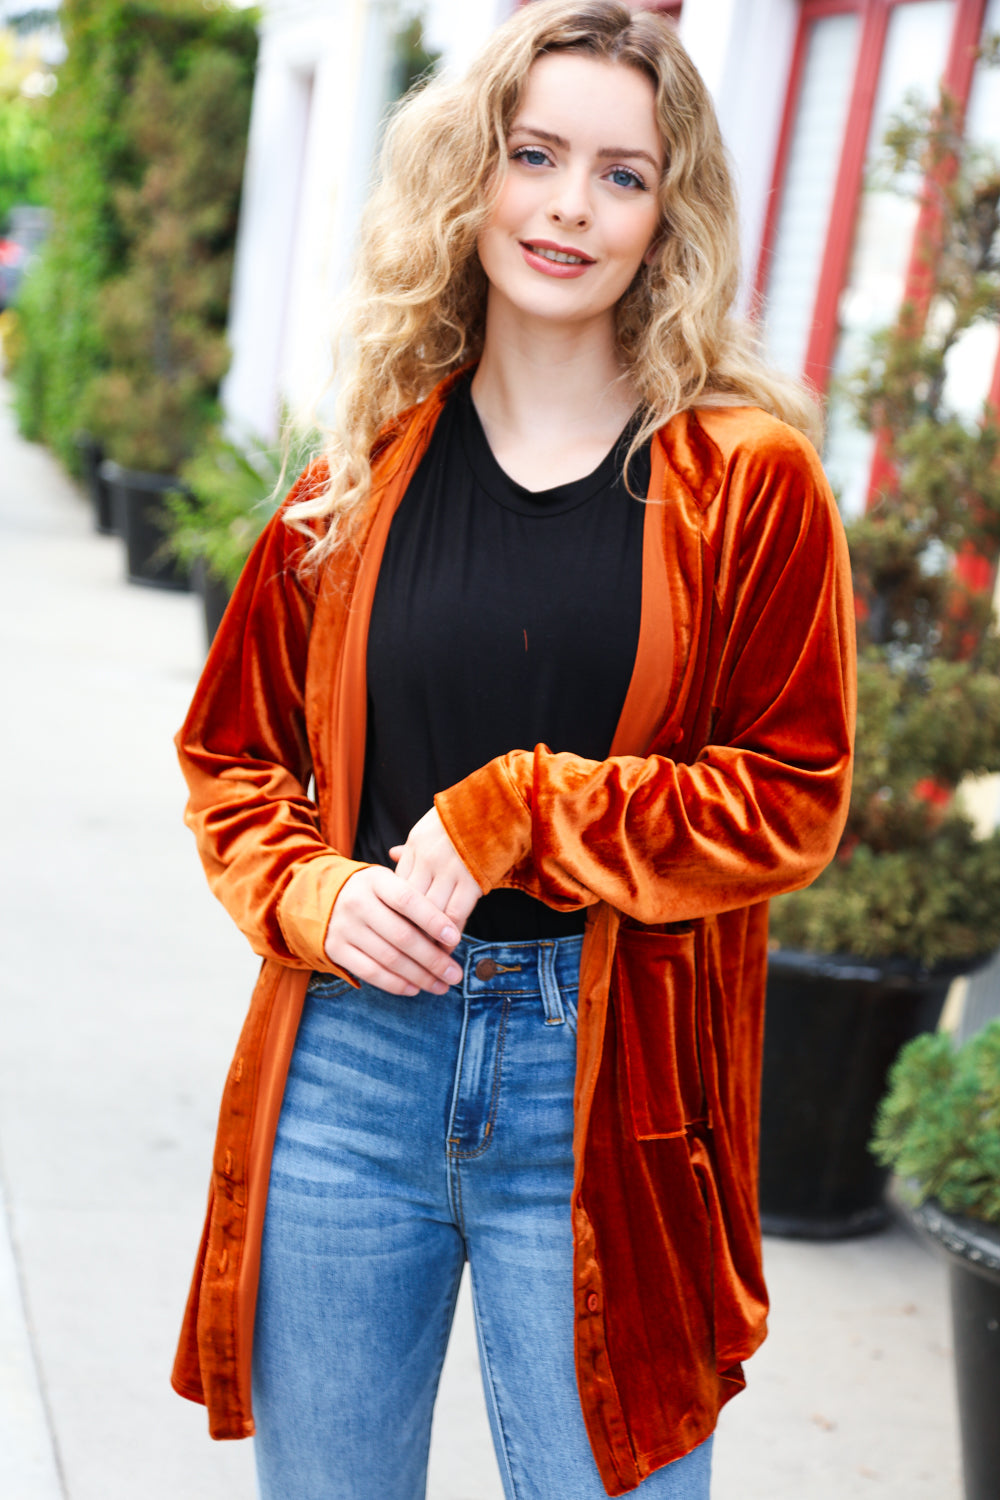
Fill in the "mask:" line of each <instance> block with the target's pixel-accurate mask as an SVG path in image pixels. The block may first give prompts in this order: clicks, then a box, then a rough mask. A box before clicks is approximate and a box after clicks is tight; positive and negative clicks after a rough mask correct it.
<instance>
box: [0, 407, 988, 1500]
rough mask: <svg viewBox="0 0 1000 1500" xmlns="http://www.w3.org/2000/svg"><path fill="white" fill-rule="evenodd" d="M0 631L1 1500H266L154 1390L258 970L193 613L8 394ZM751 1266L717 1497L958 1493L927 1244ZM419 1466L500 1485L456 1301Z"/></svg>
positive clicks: (456, 1479) (900, 1497)
mask: <svg viewBox="0 0 1000 1500" xmlns="http://www.w3.org/2000/svg"><path fill="white" fill-rule="evenodd" d="M0 641H2V645H0V671H2V688H3V697H2V703H3V725H4V730H3V735H2V739H0V787H2V789H3V792H4V794H5V798H4V800H5V807H4V819H3V821H4V858H3V860H2V862H0V881H2V901H0V924H2V926H0V930H2V940H3V955H4V975H3V981H2V985H0V1021H2V1043H0V1497H3V1500H126V1497H127V1500H134V1497H135V1496H137V1495H138V1496H142V1497H143V1500H210V1497H211V1500H216V1497H218V1496H219V1495H221V1494H224V1495H226V1496H227V1500H252V1497H253V1495H254V1484H253V1474H252V1453H251V1445H250V1444H249V1443H236V1444H233V1443H227V1444H217V1443H211V1442H210V1441H209V1440H208V1438H207V1436H206V1428H205V1420H204V1413H203V1411H202V1410H201V1408H199V1407H195V1406H193V1405H190V1404H189V1403H187V1402H184V1401H182V1400H180V1399H179V1398H178V1397H176V1396H174V1394H173V1393H172V1391H171V1390H170V1389H169V1386H168V1383H167V1377H168V1372H169V1367H170V1362H171V1358H172V1352H173V1342H174V1339H175V1336H176V1332H177V1327H178V1323H179V1319H180V1314H181V1310H182V1307H183V1303H184V1297H185V1295H186V1290H187V1280H188V1276H189V1272H190V1267H191V1263H192V1258H193V1255H194V1252H195V1248H196V1244H197V1238H198V1232H199V1228H200V1221H201V1213H202V1208H203V1202H204V1193H205V1188H206V1186H207V1173H208V1167H209V1161H210V1153H211V1139H212V1131H213V1127H214V1117H215V1111H216V1108H217V1103H218V1097H219V1091H220V1088H221V1085H222V1080H223V1077H224V1073H225V1069H226V1067H227V1064H228V1061H229V1057H230V1055H231V1049H232V1046H233V1043H234V1041H235V1037H236V1034H237V1030H238V1027H239V1024H240V1021H241V1019H242V1014H243V1011H244V1008H245V1005H246V1000H247V995H248V993H249V988H250V984H251V982H252V979H253V975H254V973H255V970H256V966H257V964H256V960H255V959H254V957H253V955H252V954H251V953H250V952H249V950H248V949H247V947H246V945H245V943H244V942H243V939H242V938H241V937H240V936H239V934H238V933H236V931H235V930H234V929H233V928H232V927H231V925H230V923H229V921H228V919H227V918H226V916H225V914H224V913H223V912H222V910H221V908H220V907H218V906H217V905H216V903H215V902H214V901H213V899H212V898H211V897H210V895H209V894H208V891H207V888H206V887H205V885H204V882H203V880H202V877H201V874H200V870H199V867H198V864H197V859H196V856H195V852H194V847H193V843H192V841H191V838H190V835H189V834H188V833H187V831H186V830H185V829H184V827H183V826H182V824H181V821H180V811H181V807H182V804H183V787H182V783H181V779H180V775H179V772H178V771H177V769H176V764H175V761H174V756H173V749H172V745H171V736H172V734H173V731H174V730H175V728H176V727H177V725H178V723H179V722H180V720H181V718H182V716H183V713H184V710H185V707H186V704H187V701H188V698H189V696H190V693H191V690H192V688H193V686H194V682H195V678H196V674H197V672H198V669H199V665H200V661H201V657H202V641H201V634H200V622H199V620H198V616H197V610H196V605H195V601H194V600H193V599H192V598H190V597H187V596H183V595H171V594H164V593H160V592H157V591H155V590H151V589H141V588H135V587H129V586H127V585H126V584H125V583H124V581H123V572H122V558H121V547H120V543H119V542H118V541H117V540H116V539H114V538H107V537H98V536H96V535H95V534H94V533H93V532H92V530H91V524H90V517H89V513H88V510H87V507H86V505H85V503H84V500H83V499H82V497H81V495H80V493H79V492H78V490H77V489H76V487H75V486H74V485H72V484H71V483H70V482H69V481H68V480H67V479H66V477H65V476H64V475H63V474H62V472H61V471H60V470H59V468H58V467H57V465H56V464H55V463H54V462H53V461H52V459H51V458H50V457H49V456H48V454H46V453H45V452H44V451H43V450H41V449H39V448H37V447H34V446H31V445H28V444H26V443H24V442H23V441H22V440H21V439H19V438H18V437H17V436H16V434H15V432H14V427H13V422H12V420H11V418H10V416H9V415H8V413H7V412H6V409H3V410H2V411H0ZM767 1264H768V1271H769V1279H770V1284H771V1291H772V1298H773V1302H774V1310H773V1316H772V1333H771V1337H770V1338H769V1340H768V1342H767V1343H766V1344H765V1346H764V1348H763V1349H762V1350H761V1351H760V1353H759V1354H758V1355H756V1356H755V1357H754V1359H753V1361H752V1362H751V1363H750V1365H749V1366H748V1377H749V1389H748V1391H747V1393H745V1394H744V1395H742V1396H740V1397H739V1398H737V1400H735V1401H734V1402H733V1403H732V1404H731V1405H730V1406H729V1407H728V1408H727V1410H726V1412H725V1413H724V1414H723V1419H722V1423H721V1426H720V1430H719V1435H718V1439H717V1444H716V1482H715V1487H714V1491H713V1494H714V1496H715V1500H851V1497H853V1496H859V1497H869V1496H870V1497H872V1500H960V1495H961V1488H960V1484H959V1479H958V1457H957V1437H956V1425H955V1414H954V1405H953V1396H952V1386H951V1356H950V1350H949V1338H950V1335H949V1326H948V1316H947V1307H946V1290H945V1278H944V1273H943V1271H942V1269H941V1267H940V1266H939V1265H938V1264H937V1263H936V1262H935V1261H934V1260H933V1259H932V1258H931V1257H930V1256H929V1255H928V1254H927V1253H926V1252H925V1251H924V1250H923V1249H922V1248H921V1247H920V1246H919V1245H917V1244H916V1243H915V1242H914V1241H913V1240H911V1239H910V1238H909V1237H908V1236H907V1235H906V1234H905V1233H904V1231H902V1230H901V1229H894V1230H892V1231H891V1232H889V1233H886V1234H883V1235H880V1236H876V1237H874V1238H871V1239H865V1240H855V1241H849V1242H844V1243H840V1244H835V1245H814V1244H795V1243H792V1242H787V1241H778V1240H773V1241H770V1242H769V1243H768V1245H767ZM542 1397H543V1393H540V1398H542ZM431 1471H432V1472H431V1479H430V1484H429V1495H430V1500H500V1496H501V1493H502V1492H501V1489H500V1484H499V1479H498V1477H497V1472H496V1465H495V1462H494V1459H493V1456H492V1451H491V1447H490V1441H489V1433H488V1426H487V1421H486V1415H485V1409H484V1406H483V1401H482V1397H481V1394H480V1388H479V1380H478V1367H477V1359H476V1353H475V1347H474V1339H473V1335H472V1326H471V1314H470V1310H469V1303H468V1299H467V1297H465V1296H463V1298H462V1300H461V1301H460V1305H459V1313H458V1321H457V1325H456V1330H455V1335H454V1337H453V1340H452V1347H451V1349H450V1351H449V1356H448V1362H447V1365H446V1369H445V1375H444V1379H443V1382H442V1390H441V1395H440V1398H439V1404H438V1412H437V1419H436V1426H435V1438H434V1446H433V1454H432V1465H431ZM385 1500H393V1497H390V1496H387V1497H385ZM553 1500H571V1497H563V1496H559V1497H553Z"/></svg>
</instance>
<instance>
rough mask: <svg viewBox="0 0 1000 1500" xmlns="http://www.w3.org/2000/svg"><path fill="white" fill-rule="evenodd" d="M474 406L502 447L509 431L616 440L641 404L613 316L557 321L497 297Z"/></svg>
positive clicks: (474, 389)
mask: <svg viewBox="0 0 1000 1500" xmlns="http://www.w3.org/2000/svg"><path fill="white" fill-rule="evenodd" d="M472 394H473V397H474V399H475V403H476V409H477V410H478V412H479V414H480V417H481V419H482V422H483V425H484V427H485V429H486V433H487V436H488V437H489V438H490V440H491V443H493V444H494V447H496V442H495V441H494V440H497V441H501V440H502V438H503V437H506V438H507V439H508V440H510V439H515V440H516V439H518V438H522V439H528V440H529V441H530V438H531V435H532V434H537V433H538V432H539V431H543V432H547V433H548V434H549V435H550V440H551V438H552V436H553V435H554V434H556V433H561V434H564V435H565V437H566V438H567V439H572V437H573V436H574V434H581V435H585V436H586V437H588V438H589V439H590V441H591V442H593V441H595V440H596V441H597V443H598V445H600V443H601V442H602V441H604V439H605V437H607V439H608V441H609V442H612V441H613V440H614V438H615V437H616V436H617V434H618V433H619V432H620V431H621V429H622V428H623V427H624V426H625V423H626V422H627V421H628V419H629V417H630V415H631V414H632V412H633V411H634V410H635V407H636V405H637V402H638V398H637V396H636V392H635V389H634V387H633V385H632V382H631V380H630V379H629V378H628V374H627V372H626V371H625V370H624V368H623V366H622V364H621V361H620V359H619V356H618V351H617V348H616V345H615V337H614V324H613V321H612V319H611V317H609V316H604V317H602V318H601V319H599V320H597V319H595V320H594V321H592V322H584V323H581V324H570V325H563V326H557V325H552V324H546V323H543V322H542V321H541V320H529V319H526V318H525V317H523V316H522V315H521V314H520V313H519V312H518V311H517V310H516V309H511V308H510V307H509V306H507V304H505V303H504V302H502V300H501V299H499V298H496V297H493V296H491V298H490V300H489V303H488V305H487V313H486V336H485V340H484V343H483V353H482V357H481V359H480V362H479V367H478V369H477V370H476V374H475V376H474V378H473V382H472Z"/></svg>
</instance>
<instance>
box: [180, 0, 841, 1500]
mask: <svg viewBox="0 0 1000 1500" xmlns="http://www.w3.org/2000/svg"><path fill="white" fill-rule="evenodd" d="M734 223H735V211H734V207H733V201H732V193H731V189H730V186H729V179H728V175H727V171H726V166H725V160H724V153H723V149H722V146H721V143H720V139H719V135H718V129H717V125H716V122H715V119H714V115H713V112H712V108H711V105H710V102H709V100H708V97H707V94H706V92H705V90H704V87H703V85H702V84H701V81H700V79H699V78H698V75H697V74H696V72H695V71H694V69H693V67H692V66H691V63H690V61H689V60H688V59H687V57H686V55H685V54H684V52H683V50H682V48H681V47H680V45H679V43H678V41H677V39H676V37H675V35H674V33H673V31H672V29H671V28H670V26H669V24H668V23H666V22H665V21H663V20H662V19H660V18H658V17H656V16H654V15H650V14H636V15H633V14H632V13H631V12H630V11H629V10H628V9H627V8H626V7H625V6H623V5H620V4H618V3H615V0H589V3H574V0H542V3H538V4H535V5H531V6H528V7H526V8H524V9H523V10H521V11H520V12H519V13H518V14H517V15H516V16H515V17H514V18H513V19H512V20H510V21H509V22H508V23H507V24H506V25H505V26H503V27H502V28H500V30H499V31H498V32H497V33H496V35H495V36H494V38H493V39H492V40H491V42H490V44H489V46H488V47H487V49H486V51H485V53H484V55H483V56H482V57H481V58H480V60H479V61H478V63H477V64H476V65H475V66H474V67H473V68H472V70H471V71H470V73H469V75H468V77H467V78H466V79H465V80H464V81H462V82H460V83H458V84H445V83H434V84H431V85H430V86H429V87H427V88H426V89H425V90H424V91H423V93H421V94H420V95H419V96H417V97H416V98H415V99H413V100H412V101H410V102H408V103H407V104H405V105H404V106H403V108H402V109H401V110H400V112H399V113H398V115H397V117H396V120H395V123H394V125H393V127H392V130H391V132H390V135H389V139H388V143H387V148H386V157H385V162H384V171H383V179H382V184H381V186H380V187H379V189H378V191H377V192H376V194H375V197H374V200H373V202H372V204H371V206H370V209H369V213H368V218H367V221H366V225H365V230H364V236H363V242H362V249H361V255H360V270H359V273H358V278H357V282H356V285H355V288H354V293H353V297H352V306H353V308H354V319H353V329H352V336H353V354H352V358H353V361H354V364H353V368H352V370H351V371H350V372H349V373H348V374H347V375H345V377H344V379H343V381H342V388H341V396H340V407H339V418H338V423H337V427H336V431H335V434H334V437H333V440H332V442H331V446H330V452H329V455H328V459H327V462H326V464H325V465H321V466H317V467H314V468H313V469H311V470H310V471H308V472H307V473H306V474H305V475H304V476H303V477H302V478H301V479H300V481H299V483H298V484H297V486H296V487H295V489H294V490H293V492H292V495H291V497H290V499H289V502H288V503H287V505H286V507H285V508H284V509H283V511H282V512H281V513H280V514H279V516H278V517H277V518H276V519H275V521H274V522H273V523H272V524H271V525H270V527H269V528H268V530H267V531H266V533H265V535H264V536H263V537H262V539H261V541H260V543H259V544H258V547H257V549H256V552H255V553H254V556H253V557H252V558H251V560H250V563H249V564H248V566H247V569H246V571H245V573H244V576H243V578H242V579H241V582H240V585H239V588H238V589H237V592H236V595H235V597H234V600H233V602H232V605H231V607H230V610H229V612H228V615H227V618H226V620H225V622H224V624H223V627H222V630H221V632H220V635H219V637H218V639H217V641H216V643H215V646H214V647H213V650H212V654H211V656H210V659H209V663H208V667H207V669H206V672H205V675H204V678H203V680H202V683H201V685H200V686H199V689H198V692H197V694H196V697H195V700H194V703H193V705H192V709H191V712H190V714H189V716H188V719H187V722H186V723H185V725H184V728H183V729H182V731H181V734H180V736H179V747H180V754H181V761H182V764H183V766H184V770H185V773H186V776H187V778H188V782H189V785H190V789H191V800H190V803H189V808H188V821H189V823H190V826H191V827H192V828H193V829H194V831H195V833H196V835H197V838H198V842H199V847H200V850H201V854H202V858H203V860H204V862H205V865H206V869H207V872H208V877H209V881H210V883H211V884H212V887H213V889H214V891H215V892H216V894H217V895H218V896H219V897H220V899H221V900H222V901H223V902H224V903H225V904H226V906H227V908H228V909H229V911H230V912H231V913H232V915H233V916H234V918H235V919H236V921H237V922H238V923H239V925H240V927H241V928H242V930H243V931H244V932H245V933H246V934H247V936H248V937H249V939H250V941H251V943H252V944H253V946H254V948H255V949H256V951H257V952H259V953H260V954H261V955H262V956H263V958H264V960H265V962H264V966H263V969H262V973H261V978H260V981H259V983H258V985H257V989H256V991H255V994H254V998H253V1001H252V1004H251V1009H250V1013H249V1016H248V1019H247V1022H246V1025H245V1027H244V1031H243V1035H242V1037H241V1039H240V1044H239V1047H238V1049H237V1053H236V1057H235V1059H234V1063H233V1067H232V1069H231V1071H230V1075H229V1079H228V1082H227V1087H226V1092H225V1096H224V1099H223V1105H222V1114H221V1119H220V1127H219V1139H218V1145H217V1150H216V1156H215V1172H214V1177H213V1191H212V1198H211V1201H210V1205H209V1215H208V1221H207V1224H206V1231H205V1237H204V1240H203V1244H202V1251H201V1256H200V1258H199V1265H198V1268H197V1271H196V1274H195V1279H194V1284H193V1287H192V1294H191V1298H190V1301H189V1306H188V1313H187V1317H186V1320H185V1326H184V1332H183V1335H182V1340H181V1347H180V1350H179V1352H178V1357H177V1363H176V1366H175V1370H174V1384H175V1386H176V1388H177V1389H178V1390H179V1391H180V1392H181V1393H182V1394H184V1395H186V1396H189V1397H191V1398H192V1399H194V1400H199V1401H204V1402H205V1403H206V1404H207V1406H208V1408H209V1419H210V1428H211V1431H212V1433H213V1435H214V1436H216V1437H242V1436H246V1435H248V1434H249V1433H251V1432H253V1431H254V1430H255V1422H256V1430H257V1437H258V1472H259V1475H260V1483H261V1490H262V1494H263V1495H264V1496H265V1497H266V1500H271V1497H278V1496H281V1497H282V1500H313V1497H320V1496H323V1497H326V1496H334V1495H335V1496H364V1497H375V1496H378V1497H380V1500H382V1497H389V1496H391V1497H392V1500H409V1497H411V1496H414V1497H415V1496H419V1495H421V1494H422V1493H423V1487H424V1479H425V1471H426V1459H427V1446H428V1439H429V1430H430V1420H431V1409H432V1405H433V1399H434V1393H435V1389H436V1384H437V1378H438V1373H439V1370H440V1365H441V1360H442V1358H443V1354H444V1348H445V1344H446V1342H447V1336H448V1330H449V1326H450V1320H451V1315H452V1311H453V1307H454V1299H455V1295H456V1291H457V1286H458V1281H459V1277H460V1274H461V1269H462V1264H463V1262H464V1260H465V1258H466V1257H468V1259H469V1260H470V1264H471V1272H472V1285H473V1293H474V1299H475V1308H476V1318H477V1327H478V1333H479V1339H480V1352H481V1356H482V1365H483V1372H484V1380H485V1382H486V1389H487V1399H488V1405H489V1408H490V1415H491V1420H492V1423H493V1431H494V1438H495V1442H496V1447H497V1454H498V1458H499V1461H500V1467H501V1472H502V1475H503V1482H504V1485H505V1489H506V1492H507V1494H508V1495H509V1496H516V1497H518V1500H526V1497H537V1500H542V1497H544V1500H586V1497H589V1496H600V1495H601V1494H603V1493H605V1492H606V1493H608V1494H612V1495H616V1494H622V1493H625V1492H627V1491H629V1490H632V1489H634V1488H636V1487H637V1486H641V1488H642V1493H643V1494H644V1495H648V1497H649V1500H663V1497H672V1500H677V1497H688V1500H691V1497H698V1500H703V1497H705V1496H707V1494H708V1484H709V1462H710V1453H711V1434H712V1431H713V1429H714V1426H715V1421H716V1417H717V1414H718V1411H719V1409H720V1407H721V1406H722V1405H723V1403H724V1402H725V1401H727V1400H728V1399H729V1398H730V1397H731V1396H732V1395H734V1394H736V1392H737V1391H738V1390H740V1389H741V1388H742V1385H743V1375H742V1370H741V1361H742V1360H743V1359H744V1358H745V1357H746V1356H747V1355H749V1354H750V1353H752V1352H753V1350H754V1348H755V1347H756V1346H757V1344H758V1343H759V1342H760V1340H761V1339H762V1338H763V1336H764V1327H765V1311H766V1294H765V1288H764V1284H763V1279H762V1274H761V1264H760V1246H759V1231H758V1223H757V1213H756V1136H757V1113H758V1084H759V1068H760V1046H761V1026H762V1009H763V989H764V970H765V961H766V947H767V899H768V897H769V896H771V895H774V894H775V893H777V892H779V891H782V890H788V889H792V888H794V887H797V886H800V885H803V884H805V883H806V882H808V881H809V880H811V879H812V878H813V877H814V876H815V875H816V874H817V873H818V871H819V870H820V869H821V868H822V867H823V865H824V864H825V863H826V862H827V861H828V860H829V858H830V857H831V855H832V853H833V851H834V848H835V847H836V842H837V838H838V835H839V832H840V829H841V826H842V822H843V818H844V816H845V810H846V798H847V792H848V778H849V764H850V745H851V731H852V716H853V696H852V695H853V678H852V657H851V652H852V641H853V630H852V623H851V600H850V586H849V570H848V565H847V559H846V555H845V549H844V543H843V538H842V533H841V530H840V527H839V523H838V521H837V518H836V513H835V510H834V507H833V504H832V501H831V498H830V494H829V491H828V488H827V486H826V484H825V481H824V479H823V476H822V472H821V470H820V467H819V463H818V460H817V458H816V454H815V451H814V450H813V448H812V447H811V446H810V444H809V442H808V441H807V440H806V439H805V438H804V437H803V436H802V435H801V433H800V431H797V430H796V427H797V428H799V429H807V430H809V429H811V424H812V423H813V422H814V413H813V411H812V408H811V406H810V404H809V402H808V400H807V398H806V397H805V396H804V394H803V393H802V392H801V391H800V390H798V388H796V387H794V386H793V385H792V384H791V383H790V382H787V381H785V380H783V379H781V378H779V377H777V376H775V375H774V374H772V373H769V372H768V371H767V370H766V369H765V368H764V367H763V366H762V364H761V363H760V362H759V360H758V359H757V358H756V356H755V355H754V354H753V352H752V349H751V346H750V344H749V343H748V341H747V339H746V336H745V334H744V333H743V332H742V331H741V330H740V328H739V327H738V326H737V325H736V324H734V323H733V322H732V321H731V319H730V315H729V308H730V304H731V302H732V298H733V294H734V290H735V285H736V266H737V259H736V249H735V245H734V242H733V228H732V226H733V224H734ZM442 375H443V376H444V379H442V378H441V377H442ZM781 419H787V421H786V420H781ZM788 424H792V425H788ZM643 501H645V502H646V503H642V502H643ZM311 778H312V780H313V781H314V783H315V786H314V793H313V794H312V795H310V793H309V790H308V789H309V785H310V779H311ZM359 986H360V987H359ZM272 1146H273V1152H272ZM265 1207H266V1213H265ZM251 1389H252V1403H253V1414H252V1413H251Z"/></svg>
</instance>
